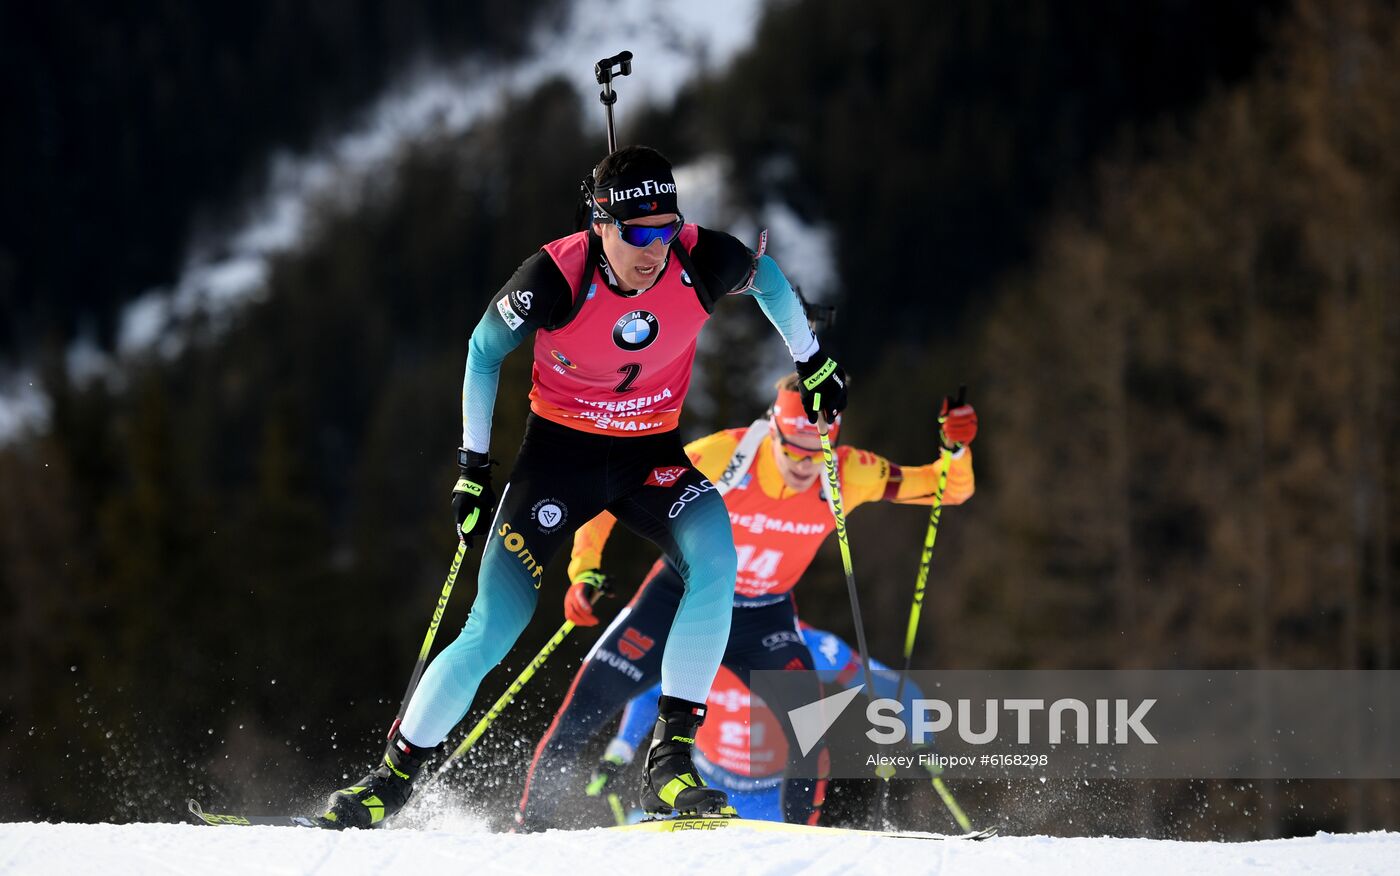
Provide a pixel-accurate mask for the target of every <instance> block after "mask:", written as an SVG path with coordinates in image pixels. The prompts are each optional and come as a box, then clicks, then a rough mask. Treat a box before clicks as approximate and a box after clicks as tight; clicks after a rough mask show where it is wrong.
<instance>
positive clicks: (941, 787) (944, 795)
mask: <svg viewBox="0 0 1400 876" xmlns="http://www.w3.org/2000/svg"><path fill="white" fill-rule="evenodd" d="M933 790H935V791H937V792H938V797H939V799H941V800H942V801H943V805H944V806H946V807H948V812H949V813H950V814H951V815H952V816H953V820H954V821H956V822H957V823H958V827H961V828H962V829H963V830H965V831H970V830H972V819H971V818H968V817H967V813H966V812H963V809H962V807H961V806H959V805H958V801H957V800H954V799H953V792H952V791H950V790H948V786H947V785H945V784H943V777H942V776H934V777H933Z"/></svg>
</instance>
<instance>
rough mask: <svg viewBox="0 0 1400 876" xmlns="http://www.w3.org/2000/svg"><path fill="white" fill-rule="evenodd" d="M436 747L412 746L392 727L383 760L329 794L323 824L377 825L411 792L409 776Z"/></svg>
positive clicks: (397, 808) (391, 813)
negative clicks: (353, 782)
mask: <svg viewBox="0 0 1400 876" xmlns="http://www.w3.org/2000/svg"><path fill="white" fill-rule="evenodd" d="M438 748H439V746H437V745H435V746H433V747H432V748H415V747H413V746H412V745H410V744H409V742H408V740H407V739H405V738H404V736H403V733H401V732H399V729H398V728H397V727H395V728H394V734H393V735H392V736H390V737H389V745H388V747H387V748H385V749H384V760H383V762H382V763H380V765H379V766H378V767H376V768H375V769H374V770H372V771H371V772H370V774H369V775H367V776H365V777H364V778H363V779H360V780H359V781H358V782H356V783H355V784H354V785H351V786H350V787H348V788H341V789H340V790H339V791H336V792H335V793H334V794H332V795H331V799H330V802H329V808H327V810H326V813H325V814H324V815H322V816H321V818H320V822H321V825H322V826H323V827H331V828H345V827H378V826H379V825H380V824H381V823H382V822H383V821H384V819H386V818H388V817H389V816H391V815H393V814H394V813H396V812H398V811H399V810H400V809H402V808H403V807H404V804H405V803H407V802H408V798H409V795H411V794H412V793H413V777H414V776H416V775H418V770H420V769H421V768H422V767H423V763H424V761H426V760H428V758H430V757H432V756H433V753H434V752H436V751H437V750H438Z"/></svg>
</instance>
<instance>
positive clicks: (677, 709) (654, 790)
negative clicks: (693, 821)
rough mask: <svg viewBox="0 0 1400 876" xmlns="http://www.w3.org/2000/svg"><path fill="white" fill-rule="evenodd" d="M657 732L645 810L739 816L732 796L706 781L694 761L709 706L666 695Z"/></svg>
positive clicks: (647, 777)
mask: <svg viewBox="0 0 1400 876" xmlns="http://www.w3.org/2000/svg"><path fill="white" fill-rule="evenodd" d="M656 705H657V715H656V730H655V731H654V732H653V733H652V735H651V748H650V749H648V750H647V768H646V775H645V777H644V778H643V781H642V808H643V809H644V810H646V811H647V812H649V813H651V814H652V815H670V814H671V813H673V812H675V813H679V814H681V815H735V814H736V813H735V811H734V807H733V806H730V805H729V796H728V795H727V794H725V793H724V792H723V791H721V790H718V789H717V788H707V787H705V782H704V781H703V780H702V779H701V778H700V774H699V773H698V772H696V770H695V764H694V763H692V762H691V760H690V750H691V747H692V746H694V744H695V731H697V730H699V729H700V725H701V724H702V723H704V720H705V706H704V705H702V704H700V703H692V702H690V701H689V700H682V699H677V698H676V697H668V696H665V695H662V697H661V699H660V700H659V701H658V702H657V704H656Z"/></svg>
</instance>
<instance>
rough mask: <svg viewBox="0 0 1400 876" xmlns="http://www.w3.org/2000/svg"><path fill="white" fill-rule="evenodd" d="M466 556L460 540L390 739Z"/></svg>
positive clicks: (415, 685) (405, 708)
mask: <svg viewBox="0 0 1400 876" xmlns="http://www.w3.org/2000/svg"><path fill="white" fill-rule="evenodd" d="M466 555H467V543H466V542H465V541H462V540H459V541H458V542H457V553H456V555H455V556H454V557H453V558H452V567H451V568H449V569H448V570H447V580H446V581H444V582H443V585H442V593H440V594H439V595H438V601H437V607H436V608H434V609H433V617H432V620H430V621H428V634H427V635H425V636H424V637H423V647H421V648H419V649H418V662H417V663H415V664H414V665H413V673H412V674H411V675H409V677H408V688H407V689H406V690H405V691H404V692H403V702H401V703H399V713H398V714H397V715H395V716H394V723H393V724H391V725H390V726H389V738H390V739H392V738H393V737H394V731H395V730H397V729H398V727H399V722H400V721H402V720H403V714H404V712H406V711H408V701H409V700H411V699H413V692H414V691H415V690H417V689H418V682H419V680H420V679H422V678H423V670H424V669H425V668H427V665H428V652H430V651H432V650H433V639H436V638H437V631H438V626H439V625H440V624H441V623H442V615H443V613H444V612H445V611H447V600H448V598H449V597H450V596H452V588H453V587H454V586H456V584H457V573H458V572H459V571H460V570H461V568H462V560H463V558H465V557H466Z"/></svg>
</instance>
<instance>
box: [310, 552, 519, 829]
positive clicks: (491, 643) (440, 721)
mask: <svg viewBox="0 0 1400 876" xmlns="http://www.w3.org/2000/svg"><path fill="white" fill-rule="evenodd" d="M509 547H510V546H509V545H508V544H504V543H503V539H501V538H492V539H491V540H490V541H488V542H487V546H486V551H485V554H484V556H483V557H482V561H481V573H480V575H479V578H478V584H479V589H478V591H477V596H476V601H475V602H474V603H473V604H472V609H471V614H470V615H468V617H467V623H466V625H465V626H464V627H463V628H462V632H461V634H460V635H458V636H457V638H456V639H455V640H454V641H453V642H452V644H450V645H448V646H447V647H446V648H444V649H443V651H442V653H441V654H439V655H438V656H437V657H436V658H434V659H433V662H432V663H431V664H429V666H428V670H427V671H426V672H425V673H423V678H422V681H420V682H419V684H418V688H417V689H416V690H415V691H414V692H413V699H412V700H411V701H410V702H409V705H408V711H407V712H406V713H405V714H404V719H403V722H402V723H401V724H400V725H399V727H398V728H397V729H396V731H395V733H394V735H393V737H392V738H391V739H390V740H389V745H388V747H387V748H386V750H385V752H384V757H383V759H382V760H381V761H380V763H379V765H378V766H376V767H375V768H374V769H373V770H371V771H370V772H369V774H368V775H366V776H365V777H364V778H362V779H360V781H359V782H357V783H355V784H354V785H351V786H350V787H348V788H342V789H341V790H339V791H336V792H335V793H334V794H332V795H331V799H330V806H329V808H328V809H327V811H326V813H325V814H324V815H322V816H321V821H322V824H324V825H325V826H327V827H377V826H379V824H380V823H381V822H383V821H384V820H385V819H387V818H389V817H390V816H393V815H394V814H395V813H397V812H398V811H399V810H400V809H402V808H403V807H404V805H405V804H406V803H407V802H408V798H409V796H410V795H411V794H412V793H413V781H414V778H415V777H416V776H417V774H418V771H419V770H420V769H421V768H422V766H423V764H424V762H426V761H427V760H428V759H430V758H431V756H432V755H433V753H434V752H436V751H437V749H438V748H439V747H440V745H441V743H442V740H443V739H444V738H446V736H447V734H448V733H449V732H451V730H452V728H453V727H455V726H456V725H457V723H458V722H460V721H461V720H462V717H463V716H464V715H466V713H467V710H468V709H469V708H471V704H472V700H473V698H475V697H476V690H477V687H478V686H479V685H480V684H481V679H482V678H484V677H485V675H486V673H487V672H489V671H490V670H491V668H492V667H494V666H495V665H496V664H498V663H500V662H501V660H502V659H504V658H505V656H506V653H507V652H508V651H510V648H511V646H512V645H514V644H515V640H516V639H518V638H519V637H520V633H521V632H523V631H524V629H525V625H526V624H527V623H529V620H530V615H531V614H533V613H534V609H535V603H536V602H537V601H538V593H537V592H536V590H535V587H534V583H533V582H534V581H535V580H538V578H536V577H533V576H532V575H531V574H530V570H529V569H527V568H526V567H525V566H524V565H523V564H522V562H521V560H520V558H519V557H518V556H517V555H516V554H512V553H510V552H509V550H508V548H509ZM542 562H543V561H541V563H542ZM541 570H542V567H541Z"/></svg>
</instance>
